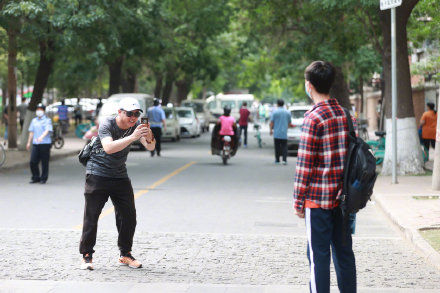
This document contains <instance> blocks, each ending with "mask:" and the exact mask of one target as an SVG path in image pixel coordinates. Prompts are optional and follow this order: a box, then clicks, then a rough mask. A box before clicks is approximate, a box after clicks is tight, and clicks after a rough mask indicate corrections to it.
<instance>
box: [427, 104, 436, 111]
mask: <svg viewBox="0 0 440 293" xmlns="http://www.w3.org/2000/svg"><path fill="white" fill-rule="evenodd" d="M426 106H428V108H429V110H434V109H435V105H434V103H431V102H429V103H426Z"/></svg>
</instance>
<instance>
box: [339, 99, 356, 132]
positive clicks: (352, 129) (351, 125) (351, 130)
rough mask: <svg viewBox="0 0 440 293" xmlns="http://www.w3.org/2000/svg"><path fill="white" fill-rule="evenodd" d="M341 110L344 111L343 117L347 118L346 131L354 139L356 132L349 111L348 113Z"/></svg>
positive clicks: (345, 109)
mask: <svg viewBox="0 0 440 293" xmlns="http://www.w3.org/2000/svg"><path fill="white" fill-rule="evenodd" d="M342 109H344V112H345V117H347V123H348V131H349V133H350V135H351V136H352V137H354V138H356V132H355V131H354V127H353V121H352V120H351V115H350V111H348V109H347V108H344V107H342Z"/></svg>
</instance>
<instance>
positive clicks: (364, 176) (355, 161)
mask: <svg viewBox="0 0 440 293" xmlns="http://www.w3.org/2000/svg"><path fill="white" fill-rule="evenodd" d="M344 111H345V115H346V117H347V122H348V128H349V134H348V141H349V143H348V149H347V155H346V157H345V163H344V181H343V184H344V185H343V188H342V197H341V208H342V211H343V213H344V216H348V215H349V214H354V213H357V212H358V211H359V210H360V209H363V208H364V207H365V206H366V205H367V202H368V201H369V200H370V198H371V195H372V194H373V187H374V183H375V182H376V178H377V173H376V159H375V158H374V155H373V153H372V151H371V148H370V146H369V145H368V144H367V143H366V142H364V141H363V140H362V139H361V138H359V137H357V136H356V133H355V132H354V128H353V123H352V121H351V116H350V112H349V111H348V110H347V109H345V108H344Z"/></svg>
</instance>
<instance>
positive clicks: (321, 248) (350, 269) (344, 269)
mask: <svg viewBox="0 0 440 293" xmlns="http://www.w3.org/2000/svg"><path fill="white" fill-rule="evenodd" d="M305 214H306V228H307V242H308V246H307V257H308V258H309V263H310V292H319V293H321V292H330V247H331V253H332V256H333V263H334V265H335V271H336V277H337V280H338V287H339V291H340V292H342V293H347V292H348V293H351V292H356V263H355V258H354V253H353V248H352V239H351V231H350V229H349V228H347V229H346V239H345V243H343V241H342V238H343V237H342V236H343V235H342V233H343V232H342V221H343V217H342V212H341V209H340V208H335V209H332V210H324V209H321V208H313V209H310V208H306V210H305Z"/></svg>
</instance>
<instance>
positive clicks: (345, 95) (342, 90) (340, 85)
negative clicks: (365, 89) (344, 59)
mask: <svg viewBox="0 0 440 293" xmlns="http://www.w3.org/2000/svg"><path fill="white" fill-rule="evenodd" d="M335 69H336V76H335V81H334V82H333V86H332V88H331V89H330V96H331V97H333V98H335V99H336V100H338V102H339V104H340V105H341V106H342V107H345V108H347V109H349V110H351V104H350V92H349V91H348V86H347V83H346V82H345V79H344V73H343V72H342V69H341V67H339V66H336V67H335Z"/></svg>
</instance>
